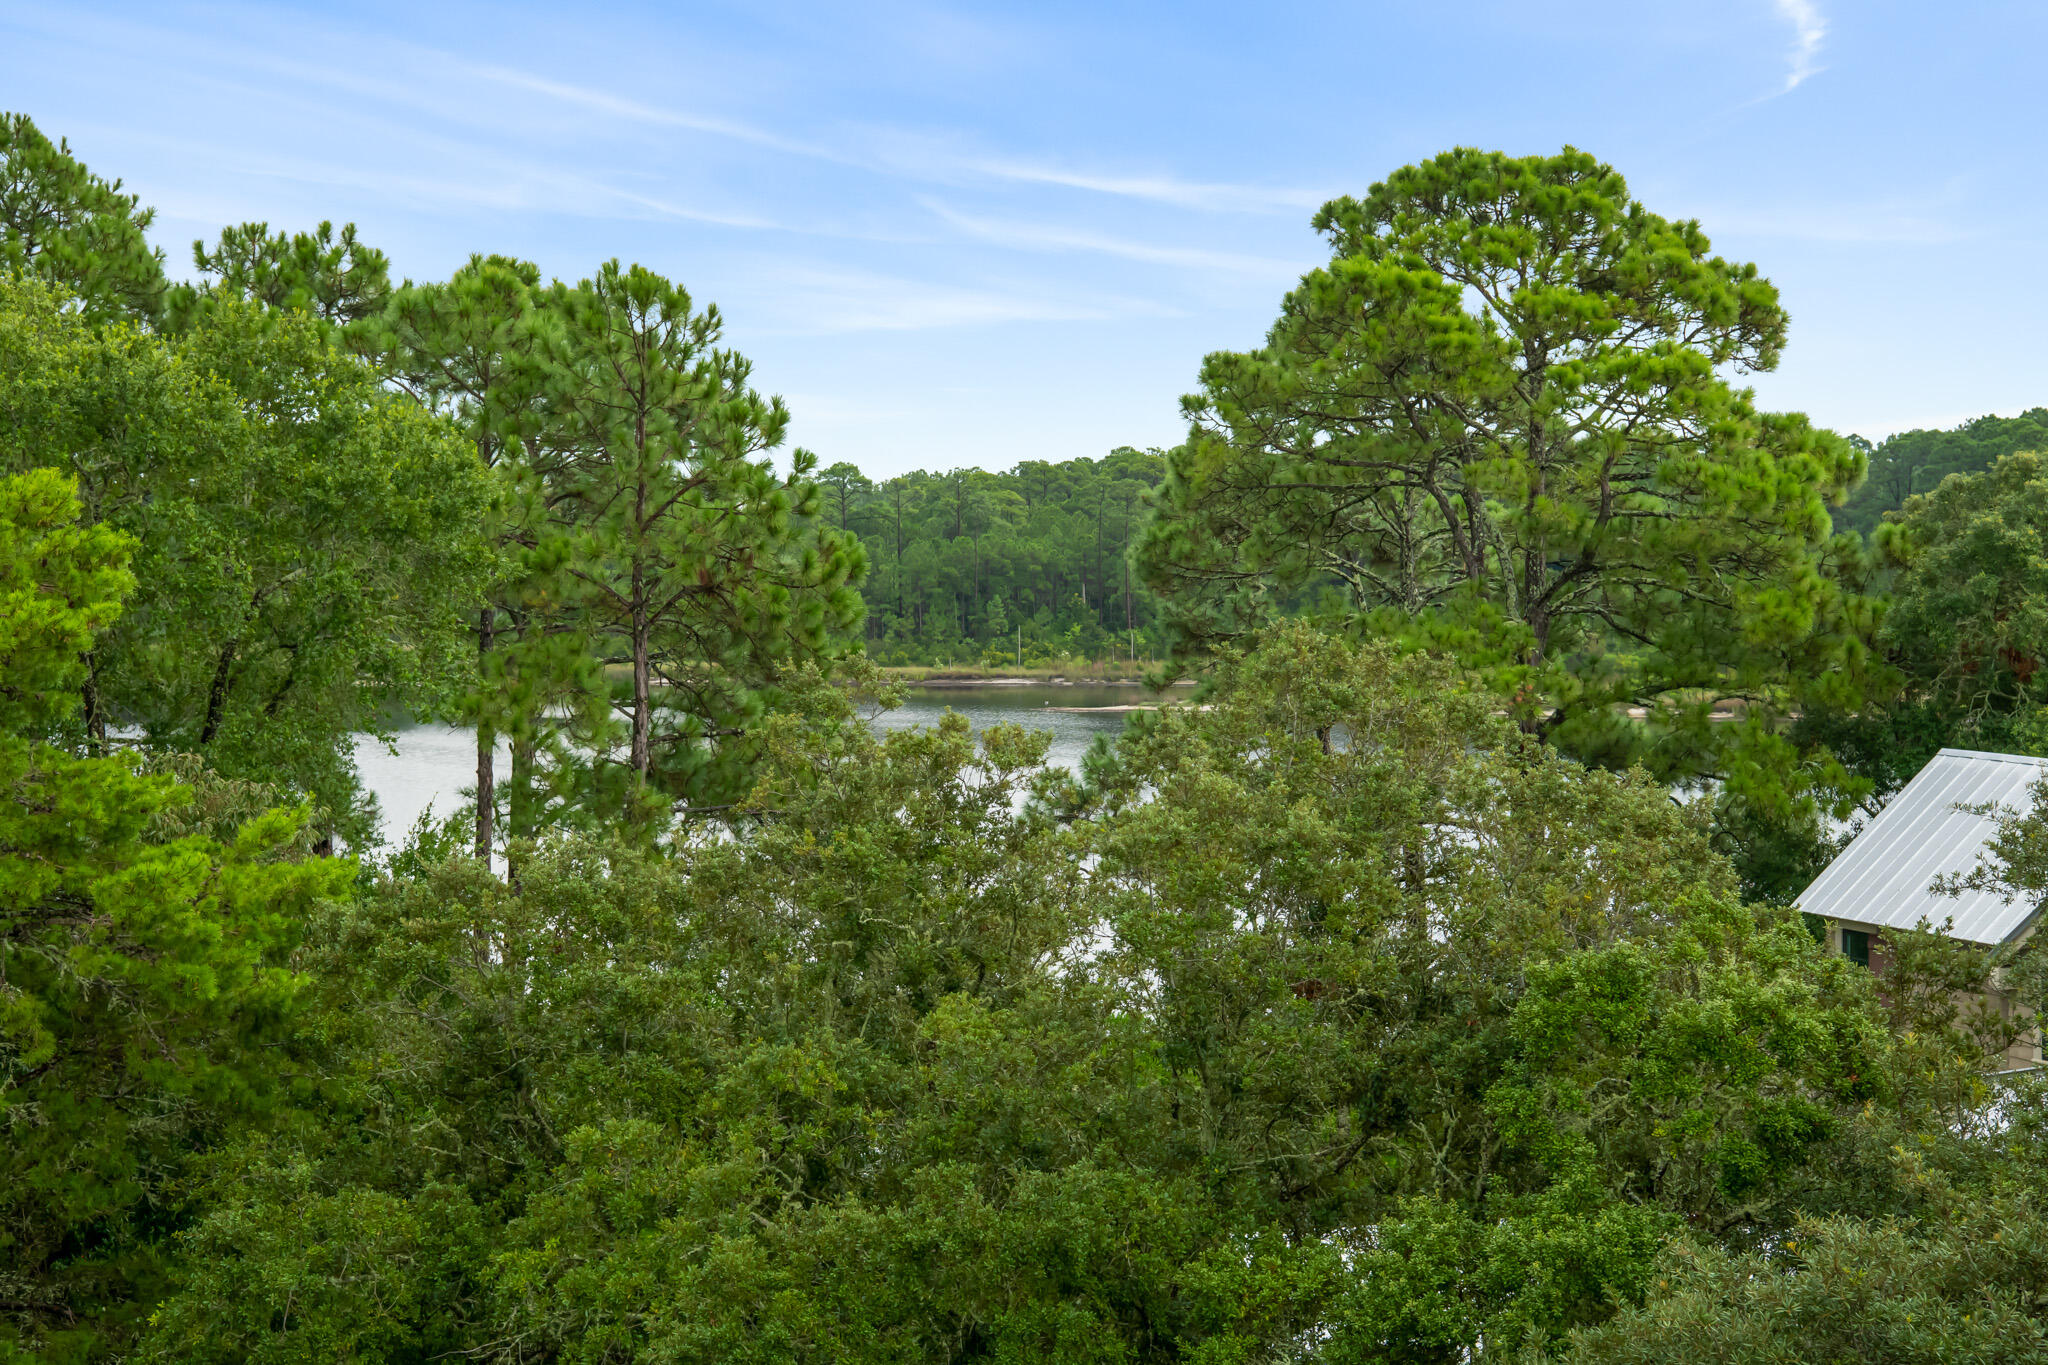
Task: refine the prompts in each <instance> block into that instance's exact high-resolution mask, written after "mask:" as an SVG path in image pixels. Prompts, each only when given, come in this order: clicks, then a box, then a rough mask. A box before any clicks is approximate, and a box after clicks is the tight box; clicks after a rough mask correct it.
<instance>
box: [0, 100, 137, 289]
mask: <svg viewBox="0 0 2048 1365" xmlns="http://www.w3.org/2000/svg"><path fill="white" fill-rule="evenodd" d="M155 218H156V210H155V209H151V208H144V207H142V204H141V201H140V199H139V198H138V197H137V196H136V195H133V194H123V193H122V192H121V182H120V181H118V180H113V181H108V180H105V179H102V178H101V177H99V176H97V175H94V174H93V173H92V172H91V171H89V170H87V169H86V168H85V165H84V163H83V162H81V161H79V160H78V159H77V158H76V157H74V156H73V155H72V154H71V144H70V143H69V142H66V141H62V140H60V141H57V142H51V141H50V139H49V138H47V137H45V136H44V135H43V134H42V132H41V131H40V130H39V129H37V127H36V125H35V124H34V122H32V121H31V120H30V119H29V117H28V115H26V114H7V113H0V275H7V274H26V275H33V276H35V277H36V278H37V279H41V280H46V281H48V282H50V283H52V284H57V285H61V286H62V287H63V288H64V289H65V290H66V291H67V292H68V293H70V294H72V295H74V296H75V297H76V298H77V299H78V301H79V303H80V304H81V306H83V308H84V309H85V311H86V312H87V313H89V314H91V315H92V316H94V317H96V318H112V317H132V318H141V319H144V320H153V319H155V318H156V317H157V316H158V315H159V313H160V312H161V311H162V309H163V304H164V288H165V284H164V260H163V253H162V252H161V251H158V250H157V249H155V248H154V247H152V246H150V245H149V239H148V236H147V234H148V231H149V225H150V224H151V223H152V222H153V221H155Z"/></svg>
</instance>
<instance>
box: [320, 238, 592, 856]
mask: <svg viewBox="0 0 2048 1365" xmlns="http://www.w3.org/2000/svg"><path fill="white" fill-rule="evenodd" d="M539 279H540V273H539V270H538V268H537V267H535V266H533V265H531V264H530V263H528V262H525V261H515V260H509V259H507V258H504V257H501V256H472V257H471V258H470V259H469V261H468V262H467V263H466V264H465V265H463V267H462V268H461V269H459V270H457V271H456V272H455V273H454V274H453V275H452V276H451V277H450V278H449V279H448V280H447V282H446V283H438V284H421V285H416V284H413V283H411V282H410V281H408V282H407V283H406V284H405V285H404V286H403V287H401V288H400V289H398V290H396V291H395V292H394V293H393V294H392V295H391V296H390V298H389V300H388V301H387V302H386V304H385V306H384V308H383V310H382V311H381V312H380V313H379V314H378V315H377V316H375V317H374V318H371V319H369V320H368V321H367V322H365V323H364V324H361V325H359V326H358V327H357V328H356V329H355V331H356V335H357V337H358V339H359V342H360V344H362V345H364V346H366V347H367V349H369V350H370V351H372V352H373V353H374V354H375V355H376V356H377V358H378V363H379V364H380V366H381V367H382V368H383V370H384V372H385V373H387V374H388V375H390V376H391V377H392V379H393V380H394V382H396V383H398V384H399V385H401V386H402V387H404V388H405V389H406V391H407V392H409V393H411V394H412V395H413V396H414V397H415V398H416V399H418V400H419V401H420V402H421V403H422V404H423V405H425V406H426V407H428V408H429V409H432V410H434V411H436V412H440V413H444V414H446V415H447V416H448V417H450V418H452V419H453V420H454V421H455V422H456V423H458V424H459V425H460V426H461V428H462V430H463V432H464V434H465V435H466V436H467V438H468V439H469V441H470V442H471V444H472V445H473V446H474V448H475V451H476V459H477V463H478V465H479V466H480V467H482V468H483V469H486V470H488V471H489V478H490V485H491V501H490V504H489V506H488V508H487V509H486V511H485V514H484V526H483V533H484V538H485V540H486V541H487V542H488V544H489V545H490V547H491V549H492V551H493V567H492V573H491V578H490V581H489V584H488V586H487V588H486V591H485V594H484V600H483V601H482V603H481V604H480V605H479V606H478V607H477V613H476V619H475V627H474V629H475V636H476V680H475V684H474V686H473V687H471V688H470V689H469V691H468V692H467V694H466V695H465V697H464V698H463V701H462V706H461V713H462V715H463V716H464V717H465V718H466V719H468V720H469V721H471V722H472V723H473V724H475V726H476V727H477V729H476V764H477V766H476V802H475V805H476V827H475V840H474V848H475V850H476V852H477V856H479V857H486V856H488V855H489V854H490V853H491V851H492V850H493V849H494V848H495V847H496V846H497V844H498V841H499V838H500V836H501V835H502V837H503V839H504V840H506V841H508V842H516V841H520V840H529V839H532V838H534V837H535V836H536V835H537V834H538V833H539V832H540V830H541V828H542V827H543V825H544V824H546V823H548V821H549V820H550V818H551V817H552V815H554V814H555V813H557V812H558V811H559V809H560V807H561V806H562V804H563V803H564V802H565V801H566V800H567V799H569V797H570V796H571V795H572V785H573V784H572V783H571V780H570V779H571V776H572V774H573V770H574V768H575V766H576V765H575V760H574V759H573V757H572V756H571V752H570V746H571V745H572V744H573V743H575V742H578V741H580V742H582V743H583V744H585V745H586V746H587V745H588V743H589V742H590V741H591V740H592V739H593V738H594V737H595V736H596V735H597V734H598V733H599V732H600V731H601V729H602V724H603V717H604V715H605V713H606V711H607V710H608V707H607V705H606V699H605V687H604V680H603V676H602V672H601V669H600V666H599V665H598V663H597V662H596V660H594V659H593V658H592V657H591V655H590V643H591V642H590V640H589V639H588V638H587V635H586V633H585V632H584V631H583V630H582V629H581V628H580V625H579V618H578V617H577V616H576V615H575V614H574V613H572V612H570V611H569V609H568V608H569V606H570V601H571V598H572V596H573V593H572V592H571V589H570V583H571V580H570V578H569V576H568V575H569V564H570V561H569V554H570V545H571V529H570V527H569V526H568V525H567V524H566V522H565V520H564V516H565V514H566V509H567V507H568V505H569V504H571V503H572V502H573V500H574V498H573V493H574V484H573V481H572V480H571V479H570V478H569V477H568V475H569V472H570V470H571V469H572V468H573V461H572V459H571V458H570V457H571V455H572V453H573V451H572V449H570V448H565V447H564V446H563V445H561V444H560V442H559V440H558V436H559V432H558V428H559V427H560V425H561V424H560V423H558V422H552V421H551V417H552V409H551V407H550V404H549V401H548V394H547V384H546V378H547V371H546V367H545V365H544V364H543V362H542V361H541V359H540V354H539V348H540V345H541V340H542V337H543V335H544V333H545V330H546V329H545V327H544V326H543V325H542V320H541V318H540V316H539V313H540V310H541V309H542V307H543V306H544V299H545V294H544V291H542V290H540V288H539ZM500 740H504V741H506V742H508V743H509V745H510V748H511V772H510V774H509V782H508V784H507V786H506V787H505V789H504V790H503V791H500V790H499V787H498V782H497V773H496V749H497V746H498V743H499V742H500ZM501 807H502V812H503V815H504V821H503V823H502V824H500V821H499V816H500V811H501Z"/></svg>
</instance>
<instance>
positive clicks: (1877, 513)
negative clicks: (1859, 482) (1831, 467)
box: [1835, 408, 2048, 536]
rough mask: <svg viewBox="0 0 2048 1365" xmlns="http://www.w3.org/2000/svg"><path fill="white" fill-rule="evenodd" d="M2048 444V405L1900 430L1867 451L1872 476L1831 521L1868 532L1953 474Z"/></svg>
mask: <svg viewBox="0 0 2048 1365" xmlns="http://www.w3.org/2000/svg"><path fill="white" fill-rule="evenodd" d="M2043 449H2048V408H2029V409H2028V410H2027V411H2025V412H2023V413H2021V414H2019V416H2017V417H1996V416H1990V417H1979V418H1977V419H1976V420H1975V421H1971V422H1965V423H1963V424H1962V425H1961V426H1958V427H1954V428H1952V429H1950V430H1948V431H1902V432H1899V433H1897V434H1896V435H1893V436H1887V437H1886V438H1885V439H1884V440H1883V441H1882V442H1880V443H1879V444H1878V445H1877V446H1875V447H1874V448H1871V449H1870V451H1869V458H1870V477H1869V478H1868V479H1867V480H1865V481H1864V483H1863V486H1862V487H1860V488H1858V489H1857V490H1856V491H1855V492H1854V493H1852V494H1850V495H1849V499H1848V501H1847V502H1845V503H1844V504H1843V505H1842V506H1841V507H1839V508H1837V509H1836V511H1835V526H1836V527H1837V529H1840V530H1845V531H1857V532H1860V533H1861V534H1863V535H1865V536H1868V535H1871V534H1872V533H1873V532H1875V531H1876V530H1877V527H1878V525H1879V524H1880V523H1881V522H1882V521H1883V520H1884V517H1885V514H1886V513H1887V512H1892V511H1896V510H1897V509H1898V508H1901V507H1903V506H1905V504H1906V499H1908V498H1910V497H1912V496H1913V495H1914V494H1916V493H1932V492H1933V491H1934V490H1935V489H1936V488H1938V487H1940V486H1941V481H1942V480H1943V479H1945V478H1947V477H1948V476H1949V475H1951V474H1977V473H1981V472H1983V471H1984V470H1986V469H1989V468H1990V467H1991V466H1992V465H1994V464H1996V463H1998V461H1999V460H2000V459H2002V458H2003V457H2005V456H2007V455H2011V454H2013V453H2015V452H2016V451H2021V450H2043Z"/></svg>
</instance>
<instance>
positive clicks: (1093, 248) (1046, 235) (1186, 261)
mask: <svg viewBox="0 0 2048 1365" xmlns="http://www.w3.org/2000/svg"><path fill="white" fill-rule="evenodd" d="M918 202H919V203H920V204H922V205H924V207H925V208H927V209H929V210H931V212H932V213H934V214H935V215H937V216H938V217H939V218H940V219H942V220H943V221H944V222H946V223H947V224H949V225H950V226H952V227H954V228H957V229H959V230H960V231H962V232H964V233H966V234H967V235H969V236H970V237H975V238H978V239H979V240H981V241H984V242H991V243H993V244H995V245H997V246H1006V247H1013V248H1015V249H1017V250H1020V251H1046V252H1069V251H1080V252H1091V253H1094V254H1097V255H1103V256H1115V257H1119V258H1121V259H1123V260H1127V261H1142V262H1144V263H1145V264H1147V265H1165V266H1177V267H1180V268H1182V269H1186V270H1198V271H1205V272H1209V273H1217V272H1227V273H1230V274H1234V275H1253V276H1263V277H1283V278H1284V277H1286V276H1289V275H1295V274H1299V273H1300V272H1301V271H1303V270H1305V269H1306V268H1307V265H1306V263H1303V262H1297V261H1283V260H1281V259H1279V258H1278V257H1274V256H1247V255H1242V254H1240V253H1237V252H1231V251H1208V250H1205V249H1203V248H1200V247H1178V246H1165V245H1161V244H1159V243H1156V242H1134V241H1130V240H1128V239H1126V238H1122V237H1111V236H1107V235H1105V234H1103V233H1099V232H1089V231H1087V230H1085V229H1080V228H1069V227H1061V226H1058V225H1056V224H1049V223H1021V222H1015V221H1012V220H1009V219H1003V218H985V217H980V216H977V215H974V214H966V213H961V212H959V211H957V210H955V209H952V208H949V207H947V206H946V205H945V204H942V203H940V202H939V201H937V200H935V199H920V200H919V201H918Z"/></svg>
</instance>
